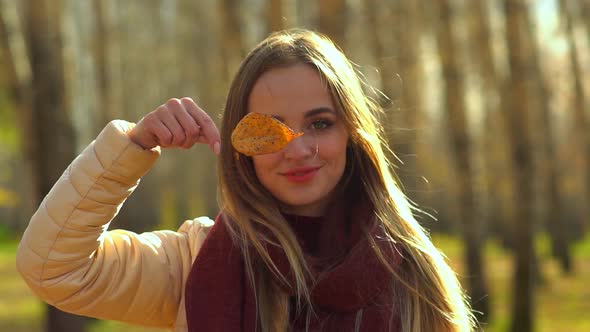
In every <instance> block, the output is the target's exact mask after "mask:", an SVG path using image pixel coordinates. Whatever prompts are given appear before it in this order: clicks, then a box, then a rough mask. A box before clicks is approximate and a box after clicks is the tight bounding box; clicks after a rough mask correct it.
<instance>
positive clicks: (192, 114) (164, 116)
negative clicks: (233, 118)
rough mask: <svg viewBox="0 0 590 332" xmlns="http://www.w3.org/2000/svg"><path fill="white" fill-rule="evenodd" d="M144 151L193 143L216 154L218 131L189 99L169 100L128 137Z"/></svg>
mask: <svg viewBox="0 0 590 332" xmlns="http://www.w3.org/2000/svg"><path fill="white" fill-rule="evenodd" d="M128 135H129V138H130V139H131V140H132V141H133V142H134V143H136V144H138V145H140V146H141V147H143V148H144V149H151V148H153V147H156V146H158V145H159V146H161V147H163V148H176V147H178V148H185V149H188V148H191V147H192V146H193V145H194V144H195V143H205V144H209V146H211V149H212V150H213V152H215V154H219V151H220V148H221V145H220V138H219V131H218V130H217V127H216V126H215V123H214V122H213V120H211V117H209V115H208V114H207V113H205V111H203V110H202V109H201V108H200V107H199V106H198V105H197V104H196V103H195V102H194V101H193V100H192V99H191V98H188V97H184V98H182V99H177V98H172V99H170V100H168V101H167V102H166V103H165V104H164V105H161V106H160V107H158V108H156V110H155V111H153V112H151V113H149V114H148V115H146V116H145V117H143V118H142V119H141V120H140V121H139V122H138V123H137V125H136V126H135V127H134V128H133V129H131V131H130V132H129V133H128Z"/></svg>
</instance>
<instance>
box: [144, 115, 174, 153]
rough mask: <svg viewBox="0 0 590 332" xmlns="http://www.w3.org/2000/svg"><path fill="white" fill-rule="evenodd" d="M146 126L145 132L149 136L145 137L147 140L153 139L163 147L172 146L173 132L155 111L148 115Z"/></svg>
mask: <svg viewBox="0 0 590 332" xmlns="http://www.w3.org/2000/svg"><path fill="white" fill-rule="evenodd" d="M160 107H165V106H160ZM145 127H146V128H147V131H146V132H145V134H146V135H148V136H149V137H145V140H146V141H151V140H152V139H153V140H154V141H155V143H156V144H155V145H159V146H161V147H167V146H170V143H171V142H172V133H171V132H170V130H169V129H168V127H166V126H165V125H164V124H163V123H162V121H161V120H160V119H159V118H158V116H157V115H156V114H155V113H154V114H152V115H151V116H148V117H146V119H145Z"/></svg>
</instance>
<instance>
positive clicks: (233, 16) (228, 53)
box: [218, 0, 245, 81]
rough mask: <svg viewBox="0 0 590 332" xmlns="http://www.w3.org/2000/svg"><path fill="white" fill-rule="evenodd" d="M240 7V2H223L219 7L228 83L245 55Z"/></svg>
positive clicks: (227, 0) (223, 54) (234, 0)
mask: <svg viewBox="0 0 590 332" xmlns="http://www.w3.org/2000/svg"><path fill="white" fill-rule="evenodd" d="M238 5H239V2H238V1H237V0H223V1H220V2H219V5H218V14H219V20H220V23H221V25H220V27H221V35H220V38H221V43H222V47H221V50H222V56H223V58H224V59H225V61H224V64H225V66H224V70H225V78H226V80H227V81H231V79H232V77H233V76H234V73H235V72H236V71H237V70H238V67H239V65H240V63H241V62H242V59H243V57H244V55H245V47H244V43H243V38H242V33H241V30H240V27H241V24H240V23H241V20H240V15H239V10H238V9H239V8H238Z"/></svg>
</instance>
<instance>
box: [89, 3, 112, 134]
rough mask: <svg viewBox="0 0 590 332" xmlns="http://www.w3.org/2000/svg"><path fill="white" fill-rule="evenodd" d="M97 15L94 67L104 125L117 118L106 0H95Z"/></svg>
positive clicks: (101, 123)
mask: <svg viewBox="0 0 590 332" xmlns="http://www.w3.org/2000/svg"><path fill="white" fill-rule="evenodd" d="M92 6H93V7H94V16H95V38H94V43H93V53H94V67H95V72H96V81H97V83H96V88H97V90H98V91H97V92H96V94H97V95H98V100H97V103H98V105H97V108H98V110H99V119H100V120H99V122H100V123H99V124H98V127H104V126H105V125H106V124H107V123H109V122H110V121H111V120H113V119H115V118H116V113H115V110H116V109H117V108H116V106H115V102H114V100H113V95H112V93H111V90H110V89H109V87H110V84H109V82H110V81H112V78H111V77H110V75H109V70H108V67H109V45H110V38H109V36H110V34H111V32H112V27H111V24H110V19H109V16H108V14H107V10H106V8H105V7H106V6H107V4H106V3H105V1H104V0H94V1H93V3H92Z"/></svg>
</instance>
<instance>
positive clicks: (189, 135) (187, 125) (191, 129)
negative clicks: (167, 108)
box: [172, 99, 201, 149]
mask: <svg viewBox="0 0 590 332" xmlns="http://www.w3.org/2000/svg"><path fill="white" fill-rule="evenodd" d="M176 101H177V103H178V105H176V102H174V103H175V105H174V107H173V108H172V114H173V115H174V117H175V118H176V120H177V121H178V123H179V124H180V126H181V127H182V129H183V130H184V134H185V136H186V139H185V140H184V142H183V143H182V147H183V148H187V149H188V148H190V147H192V146H193V145H194V144H195V143H196V142H197V141H198V139H199V135H200V133H201V127H200V126H199V125H198V124H197V121H196V120H195V119H193V117H192V116H191V115H190V114H189V112H188V111H187V110H186V108H185V107H184V106H183V105H182V104H181V103H180V101H179V100H178V99H176Z"/></svg>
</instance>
